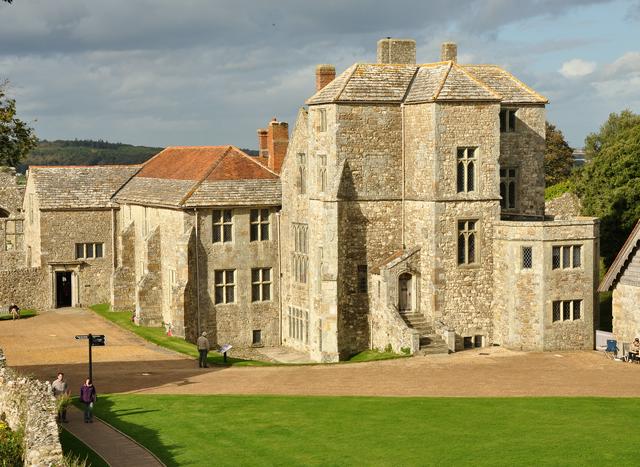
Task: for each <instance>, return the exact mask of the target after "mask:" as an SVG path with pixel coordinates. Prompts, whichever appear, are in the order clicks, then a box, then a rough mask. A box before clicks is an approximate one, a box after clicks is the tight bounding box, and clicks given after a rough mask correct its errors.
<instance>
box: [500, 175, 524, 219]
mask: <svg viewBox="0 0 640 467" xmlns="http://www.w3.org/2000/svg"><path fill="white" fill-rule="evenodd" d="M503 171H504V175H503ZM512 171H513V174H512ZM499 174H500V209H502V210H503V211H517V210H518V185H519V184H520V183H519V175H520V168H519V167H517V166H505V167H500V169H499ZM503 186H504V194H503ZM511 187H513V193H512V192H511Z"/></svg>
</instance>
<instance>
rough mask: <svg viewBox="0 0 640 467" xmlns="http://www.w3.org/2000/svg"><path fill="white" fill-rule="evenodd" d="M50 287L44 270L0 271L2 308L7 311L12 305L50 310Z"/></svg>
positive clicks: (0, 303) (0, 300) (0, 306)
mask: <svg viewBox="0 0 640 467" xmlns="http://www.w3.org/2000/svg"><path fill="white" fill-rule="evenodd" d="M49 286H50V284H49V282H48V281H47V276H46V274H45V272H44V270H43V269H42V268H22V269H15V270H13V271H0V308H1V309H3V310H5V311H6V310H7V309H8V307H9V305H11V304H12V303H15V304H16V305H18V306H19V307H20V308H35V309H37V310H42V309H45V308H48V306H49V301H50V298H49Z"/></svg>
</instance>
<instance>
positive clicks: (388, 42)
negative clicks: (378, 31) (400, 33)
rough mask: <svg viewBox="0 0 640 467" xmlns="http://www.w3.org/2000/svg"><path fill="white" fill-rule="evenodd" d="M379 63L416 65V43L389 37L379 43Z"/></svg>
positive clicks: (411, 40) (410, 40)
mask: <svg viewBox="0 0 640 467" xmlns="http://www.w3.org/2000/svg"><path fill="white" fill-rule="evenodd" d="M377 58H378V63H406V64H411V65H415V63H416V41H414V40H413V39H394V38H391V37H387V38H385V39H380V40H379V41H378V53H377Z"/></svg>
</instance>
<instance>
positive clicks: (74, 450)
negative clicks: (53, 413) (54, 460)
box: [60, 429, 109, 467]
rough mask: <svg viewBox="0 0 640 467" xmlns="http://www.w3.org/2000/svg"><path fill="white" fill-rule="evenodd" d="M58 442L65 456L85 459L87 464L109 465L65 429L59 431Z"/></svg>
mask: <svg viewBox="0 0 640 467" xmlns="http://www.w3.org/2000/svg"><path fill="white" fill-rule="evenodd" d="M60 443H61V444H62V452H64V455H65V456H69V455H70V456H74V457H76V458H79V459H80V460H85V459H86V461H87V465H88V466H92V467H109V464H107V463H106V462H105V461H104V459H102V457H100V456H99V455H97V454H96V453H95V452H93V450H92V449H90V448H89V447H87V445H86V444H84V443H83V442H82V441H80V440H79V439H78V438H76V437H75V436H73V435H72V434H71V433H69V432H68V431H67V430H65V429H62V430H61V431H60Z"/></svg>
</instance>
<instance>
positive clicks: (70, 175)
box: [29, 165, 140, 209]
mask: <svg viewBox="0 0 640 467" xmlns="http://www.w3.org/2000/svg"><path fill="white" fill-rule="evenodd" d="M139 169H140V166H139V165H94V166H30V167H29V179H31V180H32V181H33V185H34V190H35V193H36V195H37V196H38V200H39V206H40V209H87V208H106V207H110V206H112V203H111V197H112V196H113V194H114V193H115V192H116V191H117V190H118V189H119V188H120V187H122V185H124V184H125V183H126V182H127V180H129V179H130V178H131V177H132V176H133V175H134V174H135V173H136V172H137V171H138V170H139Z"/></svg>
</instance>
